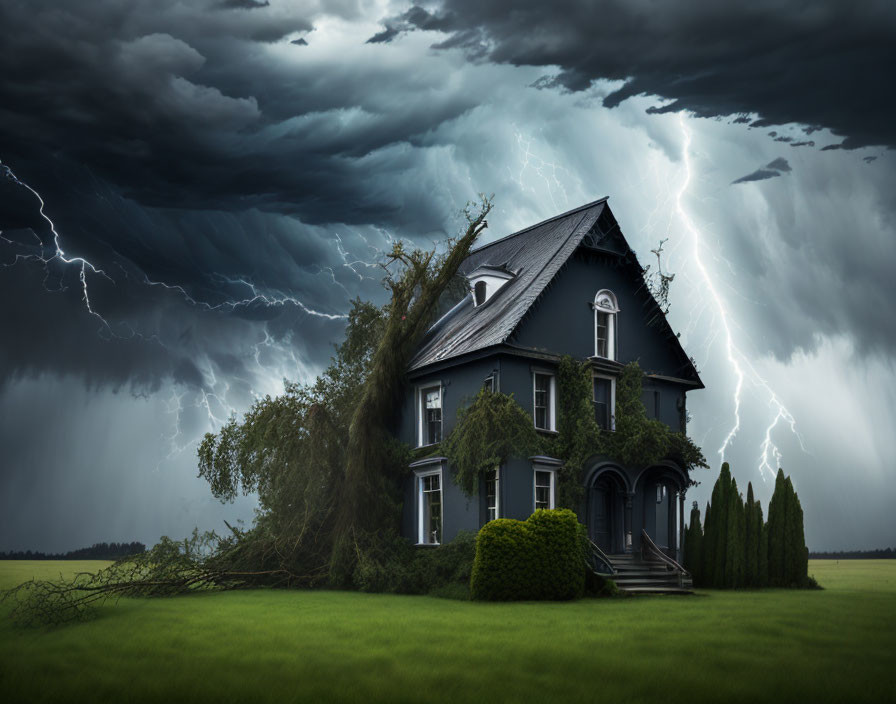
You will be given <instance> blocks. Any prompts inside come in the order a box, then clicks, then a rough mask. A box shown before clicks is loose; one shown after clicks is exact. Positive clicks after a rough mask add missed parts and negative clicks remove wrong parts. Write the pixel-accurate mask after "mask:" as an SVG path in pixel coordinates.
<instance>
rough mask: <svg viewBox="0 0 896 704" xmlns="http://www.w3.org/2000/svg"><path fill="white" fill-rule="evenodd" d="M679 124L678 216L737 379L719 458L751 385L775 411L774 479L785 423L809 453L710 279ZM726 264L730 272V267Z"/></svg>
mask: <svg viewBox="0 0 896 704" xmlns="http://www.w3.org/2000/svg"><path fill="white" fill-rule="evenodd" d="M678 121H679V126H680V128H681V134H682V140H683V145H682V161H683V163H684V179H683V181H682V183H681V186H680V188H679V190H678V192H677V193H676V195H675V208H676V212H677V213H678V217H679V219H680V220H681V222H682V224H683V225H684V227H685V229H686V230H687V232H688V234H689V235H690V241H691V245H692V251H691V259H692V261H693V263H694V266H695V267H696V269H697V272H698V273H699V276H700V279H701V283H702V284H703V286H704V288H705V290H706V292H707V293H708V294H709V295H708V300H706V299H704V302H703V306H705V305H706V304H707V303H708V304H710V305H711V307H712V308H714V309H715V313H716V315H717V319H718V321H719V323H720V325H721V334H722V335H723V338H724V343H725V356H726V359H727V360H728V364H729V366H730V367H731V370H732V373H733V375H734V379H735V386H734V395H733V399H732V402H733V415H734V418H733V421H732V424H731V427H730V429H729V430H728V432H727V434H726V435H725V438H724V440H723V441H722V444H721V446H720V447H719V449H718V454H719V456H720V457H721V460H722V461H724V460H725V452H726V451H727V450H728V449H729V448H730V447H731V444H732V443H733V442H734V439H735V437H736V436H737V434H738V431H739V430H740V429H741V422H742V419H741V399H742V393H743V389H744V383H745V382H748V383H750V384H751V386H753V387H754V388H757V389H759V390H761V391H763V392H764V393H765V395H766V397H767V403H768V406H769V407H770V408H771V410H772V414H773V417H772V419H771V421H770V423H769V425H768V426H767V427H766V429H765V436H764V439H763V441H762V443H761V445H760V447H759V467H758V469H759V474H760V476H761V477H762V478H763V479H766V478H774V476H775V473H776V471H777V467H778V466H780V464H781V458H782V453H781V451H780V449H779V448H778V446H777V445H776V444H775V442H774V440H773V439H772V434H773V432H774V430H775V428H776V427H777V426H778V423H779V422H782V421H783V422H784V423H786V424H787V425H789V426H790V430H791V432H792V433H793V434H794V435H795V436H796V437H797V439H798V440H799V443H800V447H801V448H802V449H803V451H806V448H805V446H804V445H803V440H802V437H801V436H800V434H799V433H798V432H797V429H796V419H795V418H794V417H793V415H792V414H791V413H790V411H788V410H787V408H786V407H785V406H784V404H783V403H782V402H781V400H780V399H779V397H778V395H777V394H776V393H775V391H774V390H773V389H772V388H771V386H769V384H768V382H766V381H765V379H763V378H762V377H761V376H760V375H759V373H758V372H757V371H756V369H755V367H753V365H752V364H751V362H750V360H749V357H748V356H747V355H745V354H744V353H743V352H742V351H741V349H740V348H739V347H738V346H737V343H736V342H735V339H734V336H733V333H732V327H733V326H732V318H731V315H730V314H729V311H728V309H727V307H726V304H725V300H724V299H723V297H722V296H721V295H720V293H719V291H718V289H717V287H716V285H715V283H714V281H713V278H712V277H711V276H710V274H709V272H708V270H707V269H706V266H705V264H704V261H703V255H704V253H705V251H706V249H707V248H706V246H705V244H704V241H703V240H704V238H703V235H702V233H701V231H700V229H699V228H698V227H697V225H696V224H695V223H694V220H693V219H692V218H691V216H690V214H689V213H688V211H687V208H686V207H685V202H684V201H685V196H686V194H687V192H688V188H689V187H690V185H691V174H692V172H691V156H690V149H691V132H690V130H689V129H688V126H687V123H686V121H685V117H684V113H679V116H678ZM726 263H727V264H728V266H729V268H730V266H731V265H730V263H728V262H726ZM704 310H705V308H701V310H700V311H699V314H698V316H697V317H698V318H699V317H700V316H701V315H702V314H703V312H704ZM695 324H696V323H695V321H694V320H693V318H692V322H691V325H689V327H691V326H692V325H695ZM714 339H715V337H713V340H714Z"/></svg>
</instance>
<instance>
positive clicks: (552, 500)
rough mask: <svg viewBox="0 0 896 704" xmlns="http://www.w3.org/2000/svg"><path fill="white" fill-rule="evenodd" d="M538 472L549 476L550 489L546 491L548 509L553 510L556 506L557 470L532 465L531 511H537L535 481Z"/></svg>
mask: <svg viewBox="0 0 896 704" xmlns="http://www.w3.org/2000/svg"><path fill="white" fill-rule="evenodd" d="M539 472H544V473H545V474H548V475H550V477H551V483H550V488H549V489H548V508H549V509H551V508H555V507H556V506H557V470H556V469H548V468H547V467H544V466H539V465H534V466H533V467H532V510H533V511H537V510H538V508H537V504H538V502H537V496H538V493H537V489H536V484H535V480H536V477H537V476H538V473H539Z"/></svg>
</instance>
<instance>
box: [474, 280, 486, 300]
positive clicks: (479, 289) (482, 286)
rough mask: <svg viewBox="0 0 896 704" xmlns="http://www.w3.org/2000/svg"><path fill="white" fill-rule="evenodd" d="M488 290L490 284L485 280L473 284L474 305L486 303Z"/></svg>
mask: <svg viewBox="0 0 896 704" xmlns="http://www.w3.org/2000/svg"><path fill="white" fill-rule="evenodd" d="M487 290H488V284H487V283H485V281H477V282H476V285H475V286H473V305H476V306H481V305H482V304H483V303H485V299H486V295H485V294H486V291H487Z"/></svg>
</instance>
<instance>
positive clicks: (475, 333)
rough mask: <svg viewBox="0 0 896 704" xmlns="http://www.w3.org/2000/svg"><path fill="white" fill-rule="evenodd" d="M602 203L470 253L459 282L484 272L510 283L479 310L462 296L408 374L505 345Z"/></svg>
mask: <svg viewBox="0 0 896 704" xmlns="http://www.w3.org/2000/svg"><path fill="white" fill-rule="evenodd" d="M606 201H607V199H606V198H602V199H600V200H596V201H594V202H593V203H588V204H587V205H583V206H582V207H580V208H576V209H575V210H570V211H569V212H568V213H563V214H562V215H557V216H555V217H553V218H550V219H548V220H545V221H544V222H540V223H538V224H537V225H532V226H531V227H527V228H526V229H524V230H520V231H519V232H515V233H513V234H512V235H508V236H507V237H504V238H502V239H500V240H497V241H495V242H492V243H490V244H487V245H484V246H482V247H479V248H478V249H475V250H473V251H472V252H470V255H469V256H468V257H467V258H466V259H465V260H464V263H463V264H461V267H460V270H459V273H460V274H461V275H462V276H466V275H468V274H469V273H471V272H473V271H475V270H476V269H478V268H480V267H483V266H488V267H494V268H500V269H504V270H505V271H510V272H512V273H513V278H512V279H511V280H510V281H508V282H507V283H506V284H504V285H503V286H502V287H501V288H500V289H499V290H498V291H497V292H496V293H495V295H494V296H492V297H491V298H489V300H488V301H486V303H484V304H483V305H481V306H479V307H474V306H473V298H472V296H467V297H466V298H464V299H463V300H462V301H461V302H460V303H458V304H457V305H456V306H455V307H454V308H452V309H451V310H450V311H448V313H446V314H445V315H444V316H443V317H442V318H441V319H440V320H438V321H437V322H436V323H435V325H433V326H432V328H430V330H429V332H428V333H427V334H426V337H425V338H424V340H423V342H422V344H421V347H420V349H419V350H418V351H417V354H416V355H415V356H414V358H413V359H412V360H411V364H410V368H411V369H412V370H413V369H419V368H420V367H425V366H427V365H429V364H433V363H435V362H440V361H442V360H445V359H449V358H451V357H457V356H460V355H462V354H466V353H468V352H475V351H476V350H481V349H484V348H485V347H491V346H492V345H498V344H501V343H502V342H504V341H505V340H506V339H507V338H508V337H509V336H510V334H511V333H512V332H513V331H514V329H515V328H516V326H517V324H518V323H519V321H520V320H521V319H522V317H523V316H524V315H525V314H526V311H528V310H529V306H531V305H532V303H534V302H535V299H537V298H538V296H539V295H540V294H541V292H542V291H543V290H544V288H545V286H547V285H548V283H550V281H551V279H552V278H554V274H556V273H557V271H558V270H559V269H560V267H561V266H563V263H564V262H565V261H566V259H567V258H568V257H569V256H570V255H571V254H572V253H573V251H574V250H575V248H576V247H578V245H579V243H580V242H581V241H582V239H583V238H584V237H585V235H587V234H588V231H589V230H590V229H591V227H592V226H593V225H594V223H595V222H597V219H598V217H600V214H601V213H602V212H603V210H604V205H605V203H606Z"/></svg>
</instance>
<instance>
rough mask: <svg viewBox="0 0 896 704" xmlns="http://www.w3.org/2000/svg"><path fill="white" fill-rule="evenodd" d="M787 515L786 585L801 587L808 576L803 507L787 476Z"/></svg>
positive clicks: (785, 548)
mask: <svg viewBox="0 0 896 704" xmlns="http://www.w3.org/2000/svg"><path fill="white" fill-rule="evenodd" d="M785 486H786V489H787V504H786V505H787V515H786V518H785V536H786V542H785V547H784V560H785V562H784V586H788V587H801V586H803V584H805V582H806V577H807V576H808V562H807V557H806V540H805V534H804V530H803V508H802V506H801V505H800V500H799V497H797V495H796V492H795V491H794V489H793V482H791V480H790V477H787V480H786V482H785Z"/></svg>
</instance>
